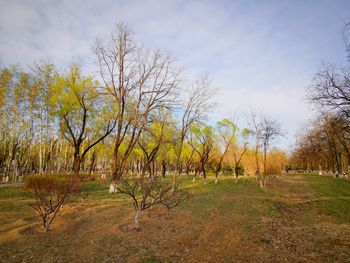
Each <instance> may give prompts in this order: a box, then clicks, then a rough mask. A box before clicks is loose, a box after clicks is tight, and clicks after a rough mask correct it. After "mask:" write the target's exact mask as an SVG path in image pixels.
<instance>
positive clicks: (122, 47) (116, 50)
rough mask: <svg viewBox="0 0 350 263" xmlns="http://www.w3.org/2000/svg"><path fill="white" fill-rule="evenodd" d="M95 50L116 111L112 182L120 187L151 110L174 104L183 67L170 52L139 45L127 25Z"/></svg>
mask: <svg viewBox="0 0 350 263" xmlns="http://www.w3.org/2000/svg"><path fill="white" fill-rule="evenodd" d="M95 54H96V57H97V63H98V66H99V71H100V76H101V79H102V81H103V84H104V87H103V88H104V91H103V92H104V94H106V95H108V96H109V97H110V98H111V101H112V103H113V107H114V110H115V111H116V120H117V124H116V133H115V137H114V138H115V144H114V153H113V165H112V186H113V185H114V186H113V187H114V188H115V189H116V187H115V184H116V183H117V182H118V181H119V180H120V178H121V177H122V175H123V173H124V172H125V169H126V165H127V161H128V158H129V156H130V154H131V153H132V151H133V149H134V147H135V145H136V144H137V142H138V140H139V138H140V136H141V133H142V131H143V130H144V128H145V127H146V124H147V122H148V119H149V116H150V114H151V113H152V112H154V111H155V110H157V109H159V108H162V107H165V108H167V107H171V106H172V105H173V103H174V97H175V96H176V93H177V88H178V85H179V76H180V70H178V69H177V67H176V66H175V62H174V60H173V59H172V58H171V57H170V56H169V55H166V54H163V53H162V52H161V51H159V50H156V51H151V52H146V51H145V50H144V49H142V48H141V47H140V46H138V44H137V43H136V41H135V40H134V38H133V34H132V33H131V31H130V29H129V28H128V27H126V26H125V25H118V26H117V27H116V28H115V30H114V31H113V32H112V35H111V38H110V39H109V41H107V42H104V41H102V40H99V39H98V40H97V41H96V44H95Z"/></svg>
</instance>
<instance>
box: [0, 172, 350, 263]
mask: <svg viewBox="0 0 350 263" xmlns="http://www.w3.org/2000/svg"><path fill="white" fill-rule="evenodd" d="M191 179H192V178H183V182H182V184H181V187H183V188H187V189H188V190H189V191H190V192H191V195H192V197H191V198H190V199H188V200H186V201H185V202H184V203H182V204H181V205H180V206H179V207H178V208H176V209H174V210H173V211H171V214H170V218H168V219H167V218H165V214H166V211H165V209H163V208H162V207H154V208H152V209H150V210H148V211H145V212H144V213H143V214H142V216H141V225H142V231H129V232H125V231H124V230H123V229H124V228H123V227H124V226H126V225H129V224H132V223H133V217H134V211H133V208H132V205H131V202H130V200H129V199H128V198H127V197H126V196H121V195H118V194H109V193H108V182H106V181H93V182H87V183H84V184H83V186H82V192H83V193H87V200H86V201H85V205H84V206H82V200H81V198H80V197H76V198H74V199H72V200H71V202H70V203H69V204H67V205H65V206H64V208H63V211H62V212H60V214H59V217H58V218H57V220H56V221H54V223H53V225H52V230H51V231H49V232H48V233H44V232H42V231H40V230H38V227H39V224H40V222H39V221H38V218H37V217H36V215H35V211H34V209H32V208H31V207H30V206H29V205H30V204H32V203H33V199H32V195H31V194H30V193H27V192H26V191H25V190H24V189H23V188H22V187H16V188H6V187H5V188H1V189H0V223H1V224H0V254H1V257H0V262H237V261H238V262H271V261H275V262H296V261H304V262H315V261H318V262H330V261H331V262H347V261H349V260H350V252H349V251H350V223H349V222H350V220H349V219H350V218H349V216H350V210H349V207H350V182H349V181H345V180H342V179H337V180H334V179H332V178H330V177H326V176H315V175H294V176H283V177H276V178H269V181H268V184H267V188H266V189H260V188H259V187H258V185H257V183H256V182H255V179H254V178H252V179H249V180H244V181H243V180H239V181H238V183H235V181H234V179H233V178H232V177H230V176H223V177H221V178H220V180H219V183H218V184H217V185H215V184H214V177H212V176H209V178H208V183H207V184H204V183H203V181H202V180H198V181H196V182H195V183H192V182H191Z"/></svg>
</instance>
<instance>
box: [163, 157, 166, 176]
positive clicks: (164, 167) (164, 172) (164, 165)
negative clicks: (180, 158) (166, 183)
mask: <svg viewBox="0 0 350 263" xmlns="http://www.w3.org/2000/svg"><path fill="white" fill-rule="evenodd" d="M165 175H166V164H165V161H162V176H163V178H165Z"/></svg>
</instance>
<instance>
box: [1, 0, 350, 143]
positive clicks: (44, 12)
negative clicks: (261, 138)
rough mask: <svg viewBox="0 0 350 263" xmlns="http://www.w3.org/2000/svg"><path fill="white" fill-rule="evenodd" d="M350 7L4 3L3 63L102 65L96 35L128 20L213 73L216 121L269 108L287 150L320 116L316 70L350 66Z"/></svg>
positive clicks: (148, 38)
mask: <svg viewBox="0 0 350 263" xmlns="http://www.w3.org/2000/svg"><path fill="white" fill-rule="evenodd" d="M349 10H350V1H340V0H339V1H337V0H334V1H322V0H319V1H313V0H309V1H301V0H295V1H283V0H274V1H263V0H261V1H249V0H245V1H219V0H218V1H205V0H202V1H170V0H169V1H160V0H150V1H146V0H144V1H131V0H129V1H111V0H102V1H97V0H96V1H88V0H87V1H83V0H80V1H75V0H71V1H50V0H46V1H35V0H32V1H16V0H12V1H10V0H9V1H4V0H0V61H1V63H2V64H3V65H8V64H14V63H20V64H22V65H24V66H26V65H30V64H31V63H32V62H33V61H34V60H37V59H50V60H51V61H52V62H54V63H55V64H56V65H58V66H59V67H62V68H63V67H65V66H67V65H69V64H70V63H71V61H72V60H73V59H79V60H80V61H81V62H82V63H83V64H84V66H85V68H86V69H87V70H88V71H92V70H93V69H94V65H93V60H94V55H93V52H92V49H91V46H92V43H93V42H94V39H95V38H96V37H102V38H103V37H107V36H108V35H109V33H110V32H111V29H112V28H113V26H114V25H115V24H116V23H118V22H123V23H126V24H128V25H129V26H130V27H131V28H132V30H133V31H134V32H135V33H136V38H137V39H138V40H139V41H140V42H141V43H143V44H144V46H145V47H147V48H162V49H166V50H169V51H171V53H172V54H173V56H174V57H175V58H176V59H177V60H178V61H179V63H180V64H181V65H183V66H184V67H185V68H186V69H187V71H188V76H189V78H196V77H198V76H201V75H203V74H208V75H209V77H210V79H211V80H212V85H213V86H214V87H215V88H217V89H218V90H219V92H218V96H217V98H216V100H217V102H218V106H217V108H216V110H215V111H214V112H213V114H212V116H211V119H212V120H213V119H217V118H222V117H225V116H231V115H232V114H236V115H239V118H240V120H241V122H242V123H244V119H245V113H247V112H249V109H250V108H253V109H255V110H256V111H259V112H264V113H266V114H268V115H270V116H271V117H273V118H278V119H279V120H280V122H281V123H282V126H283V128H284V130H285V131H287V132H288V134H287V135H286V137H285V138H284V139H282V140H280V141H279V142H278V143H277V146H280V147H283V148H285V149H287V148H288V146H289V145H291V144H292V143H293V140H294V135H295V132H296V131H297V130H298V128H299V127H300V126H301V125H303V124H304V123H307V122H308V120H309V119H310V118H311V117H312V116H313V115H314V112H312V111H311V107H310V106H309V105H308V104H307V103H306V102H305V100H304V95H305V88H306V87H307V86H309V85H310V84H311V81H312V77H313V75H314V74H315V73H316V72H317V70H318V69H319V68H320V67H321V65H322V63H323V62H326V63H336V64H339V65H346V53H345V48H344V43H343V26H344V23H345V22H346V21H349V20H350V12H349ZM242 125H244V124H242Z"/></svg>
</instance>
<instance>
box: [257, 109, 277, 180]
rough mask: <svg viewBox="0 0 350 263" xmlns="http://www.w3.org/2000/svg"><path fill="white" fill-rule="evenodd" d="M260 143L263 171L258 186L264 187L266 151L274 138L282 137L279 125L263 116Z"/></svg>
mask: <svg viewBox="0 0 350 263" xmlns="http://www.w3.org/2000/svg"><path fill="white" fill-rule="evenodd" d="M260 126H261V134H260V136H261V143H262V147H263V165H264V171H263V176H262V178H261V179H260V186H261V187H264V186H265V185H266V179H267V151H268V149H269V147H270V146H271V143H272V141H273V140H275V139H276V138H278V137H280V136H282V135H283V133H282V129H281V124H280V123H279V122H278V121H277V120H272V119H271V118H269V117H267V116H264V117H262V119H261V123H260Z"/></svg>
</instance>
